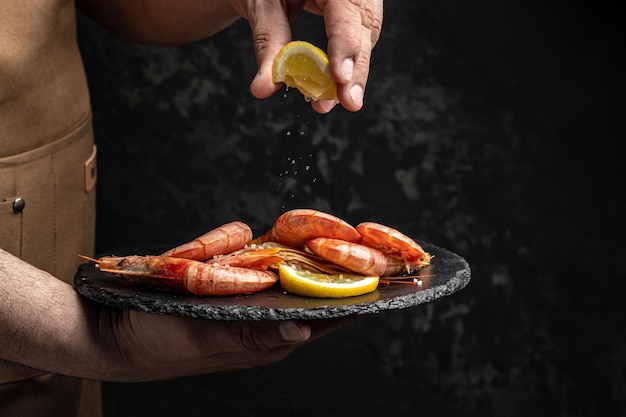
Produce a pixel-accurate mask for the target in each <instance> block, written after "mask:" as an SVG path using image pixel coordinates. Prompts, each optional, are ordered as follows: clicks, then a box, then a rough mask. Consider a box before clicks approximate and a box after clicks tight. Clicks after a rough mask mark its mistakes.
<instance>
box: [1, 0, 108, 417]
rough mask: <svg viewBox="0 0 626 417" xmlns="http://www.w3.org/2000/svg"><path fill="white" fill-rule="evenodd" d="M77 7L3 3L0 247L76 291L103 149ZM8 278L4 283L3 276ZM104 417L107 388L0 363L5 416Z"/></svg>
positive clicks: (34, 1) (90, 237) (59, 1)
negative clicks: (95, 128)
mask: <svg viewBox="0 0 626 417" xmlns="http://www.w3.org/2000/svg"><path fill="white" fill-rule="evenodd" d="M75 26H76V16H75V10H74V2H73V0H1V1H0V247H2V248H3V249H4V250H6V251H7V252H10V253H12V254H14V255H16V256H18V257H20V258H22V259H24V260H25V261H27V262H29V263H31V264H32V265H34V266H36V267H38V268H41V269H43V270H46V271H48V272H50V273H51V274H53V275H55V276H56V277H58V278H59V279H62V280H64V281H66V282H68V283H72V281H73V276H74V273H75V271H76V268H77V266H78V264H80V263H81V261H80V259H79V258H78V256H77V255H78V254H79V253H81V254H87V255H92V254H93V247H94V233H95V182H96V149H95V146H94V143H93V132H92V125H91V113H90V107H89V94H88V89H87V83H86V80H85V74H84V70H83V66H82V61H81V58H80V54H79V51H78V46H77V42H76V27H75ZM0 279H1V277H0ZM48 415H50V416H59V417H62V416H90V417H91V416H100V415H101V404H100V385H99V383H98V382H97V381H87V380H82V379H78V378H71V377H66V376H61V375H56V374H50V373H47V372H44V371H41V370H37V369H33V368H28V367H25V366H21V365H18V364H15V363H10V362H7V361H3V360H2V359H0V416H2V417H4V416H24V417H27V416H48Z"/></svg>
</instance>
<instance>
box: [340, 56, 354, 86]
mask: <svg viewBox="0 0 626 417" xmlns="http://www.w3.org/2000/svg"><path fill="white" fill-rule="evenodd" d="M353 70H354V61H353V60H352V58H346V59H344V60H343V62H342V63H341V75H343V78H344V80H345V81H350V80H352V71H353Z"/></svg>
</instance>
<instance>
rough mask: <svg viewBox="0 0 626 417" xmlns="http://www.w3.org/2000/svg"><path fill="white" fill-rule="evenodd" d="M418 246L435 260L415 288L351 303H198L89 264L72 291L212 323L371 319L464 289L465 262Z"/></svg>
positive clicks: (277, 291)
mask: <svg viewBox="0 0 626 417" xmlns="http://www.w3.org/2000/svg"><path fill="white" fill-rule="evenodd" d="M420 244H421V245H422V247H423V248H424V250H426V251H427V252H428V253H430V254H432V255H435V257H434V258H433V259H432V260H431V265H429V266H427V267H425V268H422V269H420V270H419V273H418V275H417V277H416V282H415V283H414V284H379V285H378V289H377V290H376V291H374V292H372V293H369V294H364V295H360V296H356V297H346V298H337V299H334V298H309V297H301V296H298V295H293V294H289V293H286V292H285V291H283V290H282V289H281V288H280V285H279V284H276V285H275V286H274V287H272V288H269V289H267V290H263V291H260V292H257V293H253V294H247V295H233V296H223V297H201V296H196V295H192V294H191V295H188V294H183V293H175V292H170V291H163V290H158V289H150V288H145V287H138V286H137V284H134V283H131V282H128V281H125V280H123V279H122V278H120V277H118V276H115V275H113V274H110V273H106V272H101V271H99V270H98V269H97V268H96V267H95V264H94V263H93V262H90V263H86V264H83V265H81V266H80V267H79V268H78V271H77V273H76V275H75V277H74V285H75V287H76V290H77V291H78V292H79V293H80V294H82V295H84V296H85V297H87V298H89V299H91V300H93V301H96V302H98V303H102V304H106V305H108V306H111V307H117V308H123V309H133V310H138V311H144V312H147V313H155V314H168V315H175V316H185V317H202V318H207V319H214V320H286V319H323V318H331V317H342V316H349V315H355V314H373V313H379V312H382V311H385V310H396V309H401V308H406V307H411V306H415V305H418V304H423V303H428V302H430V301H433V300H436V299H438V298H441V297H445V296H447V295H450V294H452V293H454V292H455V291H458V290H460V289H461V288H463V287H465V286H466V285H467V284H468V282H469V280H470V267H469V265H468V263H467V262H466V261H465V259H463V258H462V257H460V256H459V255H457V254H455V253H452V252H450V251H448V250H445V249H443V248H440V247H437V246H434V245H430V244H428V243H423V242H420Z"/></svg>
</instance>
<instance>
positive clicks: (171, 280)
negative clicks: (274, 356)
mask: <svg viewBox="0 0 626 417" xmlns="http://www.w3.org/2000/svg"><path fill="white" fill-rule="evenodd" d="M83 258H85V259H89V260H91V261H94V262H96V263H97V265H96V266H97V268H98V269H100V270H101V271H103V272H110V273H114V274H119V275H121V276H122V277H123V278H125V279H127V280H130V281H134V282H139V283H142V284H144V285H150V286H154V287H157V288H163V289H170V290H178V291H186V292H191V293H193V294H196V295H231V294H246V293H251V292H257V291H261V290H264V289H266V288H269V287H271V286H272V285H274V284H275V283H276V282H278V277H277V275H276V274H275V273H274V272H272V271H259V270H254V269H248V268H239V267H230V266H224V265H211V264H206V263H204V262H200V261H195V260H192V259H183V258H172V257H167V256H152V255H148V256H124V257H118V256H107V257H102V258H99V259H92V258H87V257H84V256H83Z"/></svg>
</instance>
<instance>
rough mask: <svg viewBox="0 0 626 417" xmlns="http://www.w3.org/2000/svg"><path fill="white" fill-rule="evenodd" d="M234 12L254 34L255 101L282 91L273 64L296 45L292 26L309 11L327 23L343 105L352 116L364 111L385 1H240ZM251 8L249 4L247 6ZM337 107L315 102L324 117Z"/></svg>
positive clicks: (332, 63) (338, 91) (330, 49)
mask: <svg viewBox="0 0 626 417" xmlns="http://www.w3.org/2000/svg"><path fill="white" fill-rule="evenodd" d="M234 3H236V4H235V5H234V8H235V9H236V10H237V11H238V13H240V14H241V15H242V16H243V17H244V18H246V19H247V20H248V22H249V24H250V27H251V29H252V37H253V42H254V51H255V54H256V59H257V65H258V72H257V75H256V77H255V78H254V80H253V81H252V85H251V88H250V89H251V91H252V94H253V95H254V96H255V97H258V98H267V97H269V96H270V95H272V94H273V93H275V92H276V91H277V90H278V89H279V88H280V87H279V86H278V85H276V84H274V83H272V63H273V61H274V57H275V56H276V54H278V51H279V50H280V49H281V48H282V47H283V46H284V45H285V44H287V43H288V42H290V41H291V40H292V37H291V27H290V23H289V20H290V19H291V18H292V17H293V16H295V15H296V14H297V12H298V11H299V10H300V9H301V8H304V9H305V10H307V11H309V12H311V13H315V14H318V15H321V16H323V17H324V23H325V26H326V34H327V36H328V51H327V53H328V57H329V60H330V70H331V74H332V76H333V78H334V79H335V81H336V82H337V94H338V99H339V103H341V105H342V106H343V107H345V108H346V109H347V110H350V111H358V110H360V109H361V107H362V106H363V93H364V91H365V86H366V84H367V78H368V75H369V66H370V56H371V53H372V49H373V48H374V46H375V45H376V42H377V41H378V38H379V36H380V30H381V27H382V21H383V2H382V0H363V1H357V0H316V1H314V0H309V1H306V2H303V1H300V0H291V1H290V0H287V1H247V2H241V1H234ZM244 3H245V4H244ZM335 104H336V103H335V102H332V101H330V102H329V101H319V102H313V103H312V105H313V108H314V109H315V110H316V111H317V112H319V113H327V112H329V111H330V110H331V109H332V108H333V107H334V106H335Z"/></svg>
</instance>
